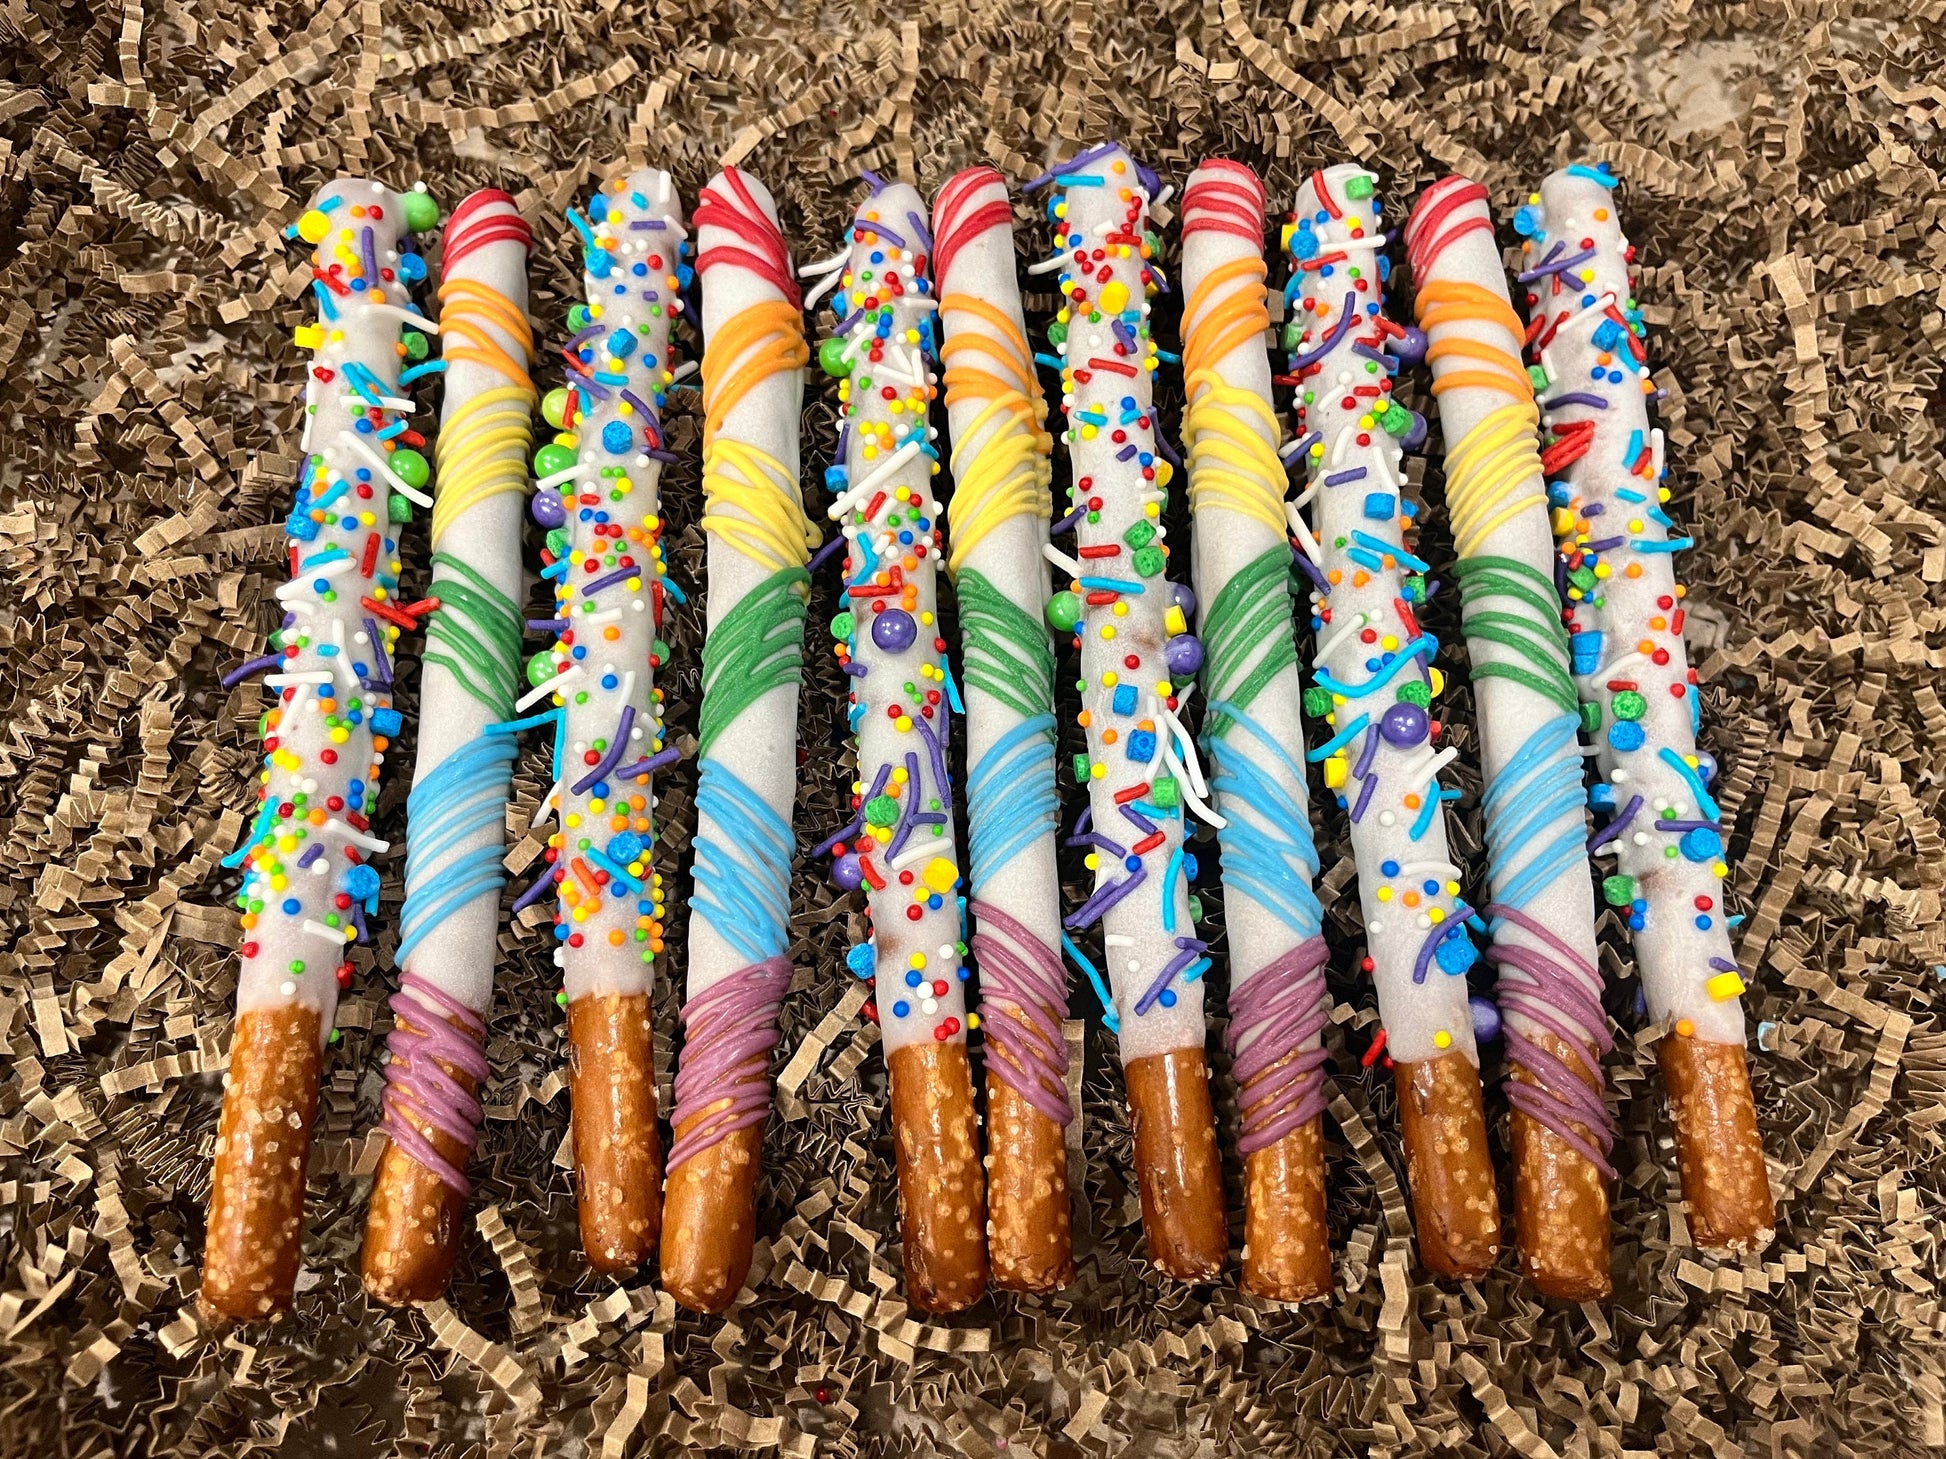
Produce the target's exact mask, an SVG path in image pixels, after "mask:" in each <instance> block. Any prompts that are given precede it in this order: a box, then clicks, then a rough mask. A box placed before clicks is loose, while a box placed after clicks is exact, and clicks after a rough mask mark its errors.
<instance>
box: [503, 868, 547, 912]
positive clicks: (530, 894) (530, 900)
mask: <svg viewBox="0 0 1946 1459" xmlns="http://www.w3.org/2000/svg"><path fill="white" fill-rule="evenodd" d="M553 885H554V868H553V867H552V866H549V867H547V868H546V869H545V870H544V871H542V872H541V874H540V875H539V876H537V877H535V878H534V880H533V882H532V883H531V884H530V885H529V886H528V888H527V890H526V891H524V892H522V893H521V894H520V895H519V896H517V897H515V898H514V906H513V909H514V911H515V912H524V911H526V910H527V909H528V908H529V907H531V906H533V905H534V903H536V902H538V901H539V900H540V899H541V898H542V897H544V896H546V895H547V890H548V888H549V887H551V886H553Z"/></svg>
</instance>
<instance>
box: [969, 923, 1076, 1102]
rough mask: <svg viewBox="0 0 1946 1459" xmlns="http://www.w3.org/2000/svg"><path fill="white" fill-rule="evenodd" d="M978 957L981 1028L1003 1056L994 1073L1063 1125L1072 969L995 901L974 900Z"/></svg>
mask: <svg viewBox="0 0 1946 1459" xmlns="http://www.w3.org/2000/svg"><path fill="white" fill-rule="evenodd" d="M967 910H968V911H969V912H971V913H972V915H973V921H974V924H975V926H977V927H978V928H979V930H978V931H977V932H975V933H974V934H973V957H974V960H975V961H976V962H977V963H978V964H979V968H980V1005H981V1006H980V1028H981V1030H982V1031H983V1032H984V1033H985V1035H986V1041H987V1044H988V1045H989V1046H990V1047H991V1048H993V1049H995V1050H996V1051H998V1052H999V1053H1000V1054H1001V1055H1002V1056H1003V1057H1000V1058H989V1059H988V1060H987V1072H988V1073H989V1074H991V1075H993V1077H994V1078H996V1079H998V1080H999V1081H1000V1082H1001V1083H1002V1084H1004V1085H1006V1086H1007V1087H1008V1088H1009V1089H1011V1090H1013V1091H1014V1093H1016V1094H1018V1095H1019V1096H1020V1097H1021V1098H1022V1099H1024V1100H1026V1101H1027V1102H1028V1103H1029V1104H1031V1105H1032V1106H1033V1107H1034V1108H1035V1109H1037V1110H1039V1111H1040V1112H1041V1113H1042V1114H1044V1115H1046V1116H1047V1117H1048V1118H1049V1119H1050V1120H1052V1121H1054V1123H1055V1124H1057V1125H1066V1124H1067V1123H1068V1122H1069V1121H1070V1120H1072V1119H1073V1118H1074V1111H1073V1110H1072V1109H1070V1108H1069V1107H1068V1045H1067V1040H1066V1039H1064V1038H1063V1037H1062V1035H1061V1020H1062V1019H1064V1018H1066V1017H1067V1016H1068V992H1067V972H1066V969H1064V968H1063V967H1062V966H1061V956H1060V954H1059V953H1057V952H1055V950H1054V949H1053V948H1051V947H1049V946H1048V945H1047V944H1046V943H1045V942H1042V941H1041V940H1040V939H1039V938H1038V937H1036V936H1035V935H1034V934H1033V933H1032V932H1030V931H1029V930H1028V929H1027V928H1026V927H1025V926H1023V925H1022V924H1021V923H1019V922H1016V921H1015V920H1014V919H1013V918H1012V917H1009V916H1008V915H1007V914H1006V913H1005V912H1002V911H1001V910H1000V909H999V908H998V907H996V906H994V905H993V904H992V903H991V902H978V901H976V902H974V903H972V904H971V906H969V907H968V909H967Z"/></svg>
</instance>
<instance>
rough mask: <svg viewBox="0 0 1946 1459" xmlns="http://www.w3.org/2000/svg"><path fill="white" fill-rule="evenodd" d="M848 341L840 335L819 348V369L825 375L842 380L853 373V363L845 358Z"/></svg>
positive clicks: (832, 337)
mask: <svg viewBox="0 0 1946 1459" xmlns="http://www.w3.org/2000/svg"><path fill="white" fill-rule="evenodd" d="M846 348H847V341H845V340H844V339H843V338H841V337H840V336H838V335H835V334H834V335H832V336H831V338H830V339H828V340H826V341H825V342H824V343H823V344H821V345H819V346H818V368H819V369H820V370H822V371H824V373H825V374H827V375H830V376H833V377H834V378H836V379H840V380H842V379H843V378H844V377H845V376H847V375H849V374H850V373H851V361H850V360H848V359H846V358H845V350H846Z"/></svg>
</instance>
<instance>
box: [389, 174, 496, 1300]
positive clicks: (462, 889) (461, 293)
mask: <svg viewBox="0 0 1946 1459" xmlns="http://www.w3.org/2000/svg"><path fill="white" fill-rule="evenodd" d="M530 241H531V234H530V232H529V230H528V227H527V224H526V222H525V221H524V220H523V219H522V218H521V216H520V214H519V213H518V212H517V211H516V210H515V208H514V203H513V199H512V198H510V197H508V196H507V195H506V194H505V193H503V192H499V191H496V190H492V189H489V190H486V191H483V192H476V193H474V194H473V195H472V196H471V197H469V198H467V199H466V201H464V202H463V203H461V204H460V205H459V207H457V208H455V209H454V210H453V215H452V217H451V218H450V219H448V220H447V224H446V236H445V241H444V244H443V247H442V251H441V252H442V261H441V273H442V279H441V282H440V286H439V299H440V304H441V309H440V354H441V364H442V365H443V366H444V373H445V377H446V378H445V387H446V388H445V395H444V398H443V400H442V402H441V407H440V428H439V441H438V446H437V450H436V452H435V459H436V460H437V463H438V467H439V470H438V476H437V480H438V487H437V490H436V493H435V497H434V501H433V511H432V562H433V569H432V589H431V595H432V596H433V597H435V598H437V599H438V600H439V604H440V606H439V609H438V611H437V612H435V613H434V614H433V616H432V618H431V620H430V622H429V623H428V625H427V628H426V646H425V652H424V655H423V664H424V669H423V673H422V677H421V680H420V689H419V703H420V727H419V749H418V760H417V762H416V767H415V770H414V775H413V783H412V795H411V798H410V799H409V800H408V801H407V830H408V840H407V843H406V863H405V907H404V909H403V911H402V912H401V914H400V918H399V932H400V938H399V951H398V956H397V962H398V965H399V967H400V968H402V969H403V970H404V972H403V975H402V976H401V978H400V988H399V991H398V992H397V993H395V994H394V995H393V997H392V1012H393V1015H394V1017H395V1019H396V1023H395V1025H394V1028H393V1031H392V1036H391V1038H390V1040H389V1041H388V1043H387V1046H386V1047H387V1050H388V1052H389V1054H390V1059H389V1061H388V1063H387V1065H386V1069H385V1081H386V1083H385V1099H384V1107H385V1119H384V1122H383V1124H382V1125H381V1128H382V1129H383V1130H384V1132H385V1134H386V1136H387V1138H388V1140H389V1143H388V1144H387V1146H386V1148H385V1153H384V1154H383V1155H382V1156H381V1157H380V1158H379V1165H378V1174H377V1177H376V1179H375V1180H374V1181H373V1184H372V1200H371V1209H370V1213H369V1215H368V1216H367V1218H366V1223H365V1251H364V1261H363V1265H364V1279H365V1289H366V1290H367V1291H368V1292H370V1293H371V1294H372V1296H373V1297H374V1298H375V1299H376V1300H378V1301H380V1302H388V1303H394V1304H397V1303H403V1302H423V1301H430V1300H431V1299H432V1298H434V1297H437V1296H439V1295H440V1294H441V1293H442V1292H444V1291H445V1290H446V1284H447V1281H448V1280H449V1279H450V1277H451V1276H452V1271H453V1260H454V1258H455V1257H456V1256H457V1255H458V1252H459V1223H460V1218H461V1216H462V1215H463V1214H464V1212H465V1207H466V1197H467V1195H468V1193H469V1191H470V1190H471V1186H470V1185H469V1183H468V1182H467V1179H466V1162H467V1160H468V1158H469V1157H470V1156H471V1155H472V1153H473V1144H474V1141H475V1139H476V1138H477V1137H478V1131H479V1121H480V1113H481V1111H480V1103H479V1100H478V1098H477V1097H476V1096H477V1093H478V1089H479V1085H480V1082H481V1081H482V1080H484V1079H485V1078H486V1076H487V1073H488V1070H487V1063H486V1057H485V1055H484V1054H482V1053H481V1051H480V1044H481V1041H482V1039H483V1038H484V1036H485V1032H486V1015H487V1012H488V1010H489V1008H490V1006H491V1004H492V1001H493V969H494V963H495V962H496V960H497V958H498V953H499V947H498V939H499V934H500V889H501V888H502V887H503V886H504V885H505V884H506V879H507V878H506V873H505V871H504V870H503V868H502V866H501V857H502V855H503V854H504V850H505V843H506V819H507V794H508V789H509V786H510V784H511V781H512V777H513V764H514V758H515V755H516V753H517V748H518V747H517V744H516V741H515V737H514V735H513V734H511V733H509V732H507V731H506V730H504V729H502V728H501V722H502V721H505V720H507V719H510V718H511V717H512V715H513V704H514V693H515V685H516V684H517V683H518V682H519V678H520V640H521V611H520V601H521V599H522V598H523V597H524V596H525V587H524V585H523V583H522V581H521V557H520V535H521V533H520V518H521V509H522V507H523V506H524V504H525V498H526V493H527V450H528V447H529V445H530V444H531V441H532V436H533V426H532V417H533V409H534V384H533V381H532V380H530V379H529V378H528V375H527V368H528V364H529V362H530V360H531V358H532V355H533V346H534V339H533V333H532V331H531V330H530V329H529V328H528V324H527V250H528V245H529V243H530Z"/></svg>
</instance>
